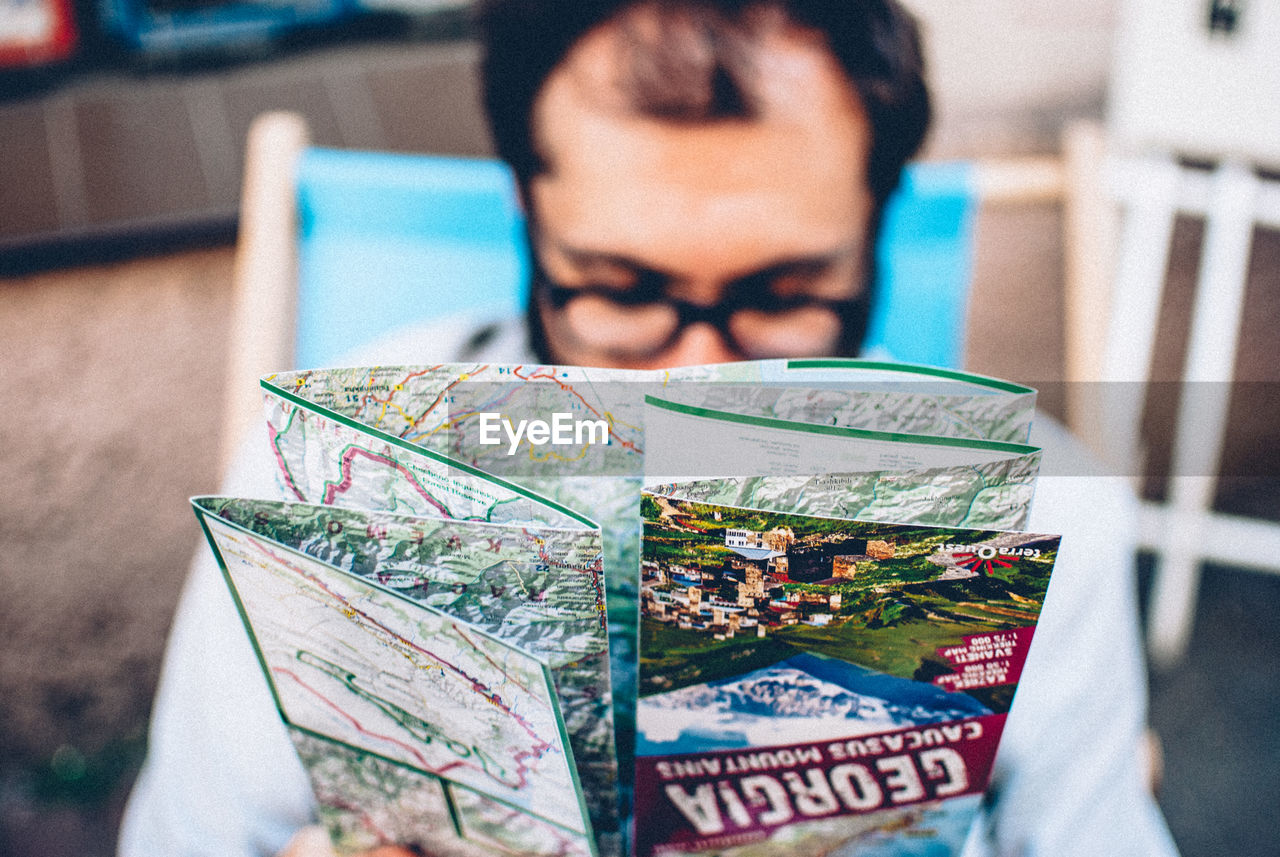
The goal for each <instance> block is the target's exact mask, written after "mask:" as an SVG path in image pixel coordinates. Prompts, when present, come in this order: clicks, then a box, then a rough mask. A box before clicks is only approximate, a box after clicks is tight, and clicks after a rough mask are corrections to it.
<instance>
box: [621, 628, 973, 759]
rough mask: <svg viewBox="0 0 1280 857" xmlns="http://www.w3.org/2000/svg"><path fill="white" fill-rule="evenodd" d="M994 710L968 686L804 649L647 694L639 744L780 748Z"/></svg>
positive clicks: (647, 747) (651, 748)
mask: <svg viewBox="0 0 1280 857" xmlns="http://www.w3.org/2000/svg"><path fill="white" fill-rule="evenodd" d="M990 713H991V712H990V710H989V709H987V708H986V707H985V706H983V705H982V704H981V703H980V702H978V701H977V700H976V699H974V698H973V697H971V696H967V695H966V694H963V693H949V692H947V691H945V690H942V689H941V688H938V687H935V686H934V685H931V684H927V683H925V682H917V681H912V680H910V679H905V678H898V677H896V676H891V675H886V674H884V673H880V672H876V671H875V670H870V669H867V668H865V667H860V666H857V665H855V664H850V663H846V662H845V661H841V660H838V659H836V658H829V657H823V656H822V655H815V654H807V653H806V654H798V655H795V656H793V657H790V658H787V659H786V660H784V661H780V662H778V663H776V664H774V665H772V666H769V667H765V668H763V669H758V670H754V671H752V672H748V673H744V674H742V675H739V676H734V677H732V678H727V679H720V680H717V681H712V682H706V683H704V684H698V685H692V686H690V687H684V688H681V689H679V690H673V691H670V692H668V693H661V694H655V695H653V696H648V697H644V698H643V699H641V700H640V703H639V708H638V710H637V718H636V719H637V724H636V725H637V731H638V733H639V734H638V736H637V747H636V751H637V753H638V754H639V755H642V756H649V755H667V754H677V753H696V752H705V751H712V750H738V749H747V748H751V747H776V746H780V745H784V744H794V743H810V742H813V741H823V740H834V739H839V738H854V737H857V736H860V735H868V734H872V733H876V732H887V731H892V730H895V729H904V728H908V727H911V726H919V725H923V724H928V723H937V722H940V721H946V720H956V719H960V718H965V717H978V716H981V715H983V714H990Z"/></svg>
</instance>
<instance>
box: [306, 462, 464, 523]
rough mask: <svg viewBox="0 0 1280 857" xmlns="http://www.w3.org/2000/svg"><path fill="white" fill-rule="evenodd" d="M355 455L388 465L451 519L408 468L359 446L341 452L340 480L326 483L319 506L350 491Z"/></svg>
mask: <svg viewBox="0 0 1280 857" xmlns="http://www.w3.org/2000/svg"><path fill="white" fill-rule="evenodd" d="M356 454H361V455H364V456H365V457H366V458H368V459H370V460H372V461H376V462H379V463H381V464H388V465H390V466H391V467H392V469H394V470H396V471H398V472H399V473H400V475H401V476H403V477H404V478H405V479H407V480H409V483H410V484H411V485H413V487H414V489H415V490H417V492H418V493H419V494H421V495H422V499H424V500H426V501H427V502H428V503H430V504H431V505H432V506H435V507H436V509H437V510H438V511H439V512H440V514H442V515H444V516H445V517H446V518H452V517H453V514H452V513H451V512H450V511H449V510H448V509H446V508H445V507H444V506H443V505H441V504H440V502H439V501H438V500H436V498H434V497H432V496H431V494H430V493H429V492H428V491H427V489H426V488H424V487H423V486H422V483H421V482H419V481H418V479H417V477H416V476H414V475H413V474H412V473H411V472H409V470H408V468H406V467H405V466H404V465H402V464H401V463H400V462H398V461H396V460H395V459H392V458H388V457H387V456H385V455H378V454H376V453H373V452H370V451H369V450H367V449H365V448H364V447H360V446H352V447H348V448H347V449H346V450H344V451H343V453H342V460H341V463H340V464H339V467H338V470H339V472H340V473H341V474H342V480H341V481H340V482H330V483H328V487H326V488H325V490H324V498H323V499H322V500H321V501H320V504H321V505H323V506H328V505H330V504H332V503H333V498H334V497H336V496H337V495H338V494H341V493H345V492H346V491H348V490H350V488H351V481H352V473H351V466H352V464H351V463H352V459H353V458H354V457H355V456H356ZM295 490H296V489H295ZM299 499H301V495H299Z"/></svg>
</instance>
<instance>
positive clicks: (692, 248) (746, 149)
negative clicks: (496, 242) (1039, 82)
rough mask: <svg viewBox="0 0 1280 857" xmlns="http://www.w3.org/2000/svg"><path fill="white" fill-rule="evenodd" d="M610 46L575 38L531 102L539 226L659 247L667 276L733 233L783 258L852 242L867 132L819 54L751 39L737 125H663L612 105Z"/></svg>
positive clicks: (595, 239) (639, 249) (779, 41)
mask: <svg viewBox="0 0 1280 857" xmlns="http://www.w3.org/2000/svg"><path fill="white" fill-rule="evenodd" d="M618 38H619V36H618V33H617V32H616V31H611V30H610V29H608V28H605V29H603V30H597V31H595V32H593V33H591V34H589V35H588V37H587V38H586V39H584V41H583V42H581V43H580V44H579V45H578V46H576V47H575V49H574V50H573V51H571V52H570V55H569V57H568V58H567V59H566V61H565V63H563V64H562V65H561V66H560V67H559V68H557V70H556V71H555V72H553V73H552V75H551V76H550V77H549V78H548V81H547V84H546V86H545V88H544V90H543V92H542V94H541V95H540V97H539V99H538V102H537V105H536V112H535V126H536V128H537V136H538V143H539V151H540V154H541V155H542V156H543V158H544V159H545V161H546V169H545V170H544V171H543V172H542V173H541V174H539V175H536V176H534V178H533V179H532V182H531V196H530V202H531V204H532V205H533V207H534V211H533V214H534V215H535V216H536V218H537V219H538V220H539V221H540V223H541V225H542V226H544V227H550V226H552V225H553V224H554V227H555V229H556V230H557V231H558V233H559V234H560V236H561V237H562V238H563V239H564V240H566V241H568V242H570V243H574V244H576V245H578V246H581V247H593V248H596V249H603V248H606V247H607V248H610V249H616V250H624V249H625V250H627V251H628V252H630V253H632V254H633V255H635V256H638V257H642V258H647V257H649V256H650V255H652V254H654V253H655V252H657V251H656V250H655V248H658V247H661V248H663V251H664V252H668V253H670V254H671V255H672V256H673V257H675V256H679V257H680V258H679V259H678V260H676V259H673V260H672V261H673V264H672V266H671V267H673V268H679V267H681V266H683V265H686V264H687V265H690V266H692V265H693V264H694V262H693V260H694V259H695V258H697V259H699V260H701V261H702V262H703V263H708V260H709V257H711V256H714V255H715V254H716V253H717V252H719V251H721V250H722V251H723V252H724V253H726V254H728V253H741V252H742V248H740V247H731V246H730V245H728V244H725V243H724V242H723V238H724V236H727V235H733V234H738V235H743V234H747V233H752V234H755V235H757V236H759V237H760V238H761V242H758V243H761V245H762V246H761V248H760V249H761V251H762V252H763V251H764V250H766V249H769V248H766V247H764V246H763V244H768V245H771V246H772V247H774V248H777V249H779V250H781V249H785V250H786V252H787V253H788V254H794V253H806V252H814V251H819V250H822V249H824V248H830V247H833V246H837V245H843V244H845V243H847V242H848V240H849V236H850V235H851V234H854V233H857V235H858V237H859V238H861V237H863V236H862V234H861V233H862V230H864V229H865V228H866V224H867V212H868V210H869V208H870V205H871V203H870V198H869V191H868V190H867V187H866V168H867V158H868V153H869V151H870V126H869V123H868V122H867V120H866V117H865V116H864V114H863V111H862V109H861V107H860V104H859V102H858V100H857V97H856V95H855V93H854V90H853V88H852V86H850V85H849V83H848V80H847V78H846V77H845V76H844V74H843V71H842V70H841V69H840V68H839V66H838V64H837V62H836V60H835V59H834V57H832V56H831V54H830V53H829V52H828V51H827V50H826V49H825V46H824V45H823V44H822V43H821V42H819V41H815V40H814V39H813V38H811V37H809V35H808V34H807V33H805V32H804V31H796V30H794V29H790V30H784V29H777V30H775V31H772V32H767V33H765V34H764V35H763V37H762V39H761V43H760V46H759V49H758V50H757V51H756V54H755V57H754V58H753V62H754V63H755V68H756V69H757V70H758V85H757V87H756V91H755V97H754V99H753V106H754V107H755V111H754V114H753V115H752V116H751V117H750V118H745V119H737V118H726V119H714V120H708V121H676V120H670V119H655V118H651V117H648V116H643V115H638V114H637V113H636V112H635V111H634V110H632V109H631V108H630V105H628V104H627V103H626V101H625V97H624V96H625V93H624V92H622V91H620V89H619V86H618V79H617V76H616V75H617V65H618V64H617V61H616V58H617V51H618V50H620V48H619V46H618V44H617V41H616V40H617V39H618ZM712 236H716V238H715V239H714V240H713V238H712ZM682 249H683V251H684V252H681V250H682ZM723 267H725V268H726V269H728V268H730V267H733V265H732V263H731V260H726V261H725V264H724V266H723Z"/></svg>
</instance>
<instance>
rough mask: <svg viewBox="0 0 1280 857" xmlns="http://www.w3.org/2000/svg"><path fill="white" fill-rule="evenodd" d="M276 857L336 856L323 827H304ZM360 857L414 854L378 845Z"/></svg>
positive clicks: (390, 846) (412, 855) (411, 856)
mask: <svg viewBox="0 0 1280 857" xmlns="http://www.w3.org/2000/svg"><path fill="white" fill-rule="evenodd" d="M278 857H336V854H335V853H334V850H333V843H332V842H330V841H329V834H328V832H327V831H325V829H324V828H323V827H304V828H302V829H301V830H299V831H298V832H297V833H295V834H294V835H293V838H292V839H290V840H289V844H288V845H286V846H285V847H284V850H283V851H281V852H280V854H279V855H278ZM360 857H414V854H413V852H412V851H408V850H406V849H404V848H398V847H396V846H394V845H380V846H378V847H377V848H375V849H373V850H372V851H366V852H364V854H362V855H360Z"/></svg>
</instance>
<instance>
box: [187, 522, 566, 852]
mask: <svg viewBox="0 0 1280 857" xmlns="http://www.w3.org/2000/svg"><path fill="white" fill-rule="evenodd" d="M202 520H203V521H204V523H205V526H206V527H207V528H208V531H209V533H210V537H211V540H212V541H213V543H214V544H215V546H216V549H217V551H218V553H219V556H220V558H221V561H222V564H223V567H224V569H225V571H226V574H227V576H228V578H229V582H230V583H231V585H232V589H233V592H234V594H235V596H236V599H237V603H238V605H239V607H240V609H241V611H242V612H243V614H244V616H245V618H246V622H247V623H248V625H249V626H250V628H251V633H252V636H253V639H254V643H255V648H256V649H257V651H258V655H259V657H260V659H261V660H262V663H263V666H264V669H265V670H266V671H267V673H268V675H269V678H270V683H271V686H272V692H273V694H274V695H275V698H276V701H277V704H278V705H279V706H280V709H281V712H282V714H283V715H284V717H285V720H286V722H288V723H290V724H291V725H294V726H297V727H299V728H302V729H305V730H307V731H310V732H313V733H316V734H319V735H324V736H327V737H329V738H332V739H334V740H336V741H340V742H342V743H345V744H348V745H351V746H354V747H361V748H364V749H365V750H367V751H369V752H370V753H374V754H377V755H379V756H382V757H384V758H386V759H389V760H392V761H393V762H398V763H400V764H402V765H406V766H408V767H411V768H413V769H415V770H418V771H421V772H423V773H425V774H431V775H434V776H436V777H439V778H443V779H447V780H449V781H451V782H456V783H459V784H462V785H465V786H467V787H469V788H472V789H474V790H476V791H479V792H481V793H484V794H489V795H492V796H493V797H494V798H495V799H497V800H500V801H503V802H505V803H507V804H508V805H510V806H513V807H515V808H517V809H519V810H522V811H525V812H530V813H533V814H536V815H538V816H541V817H542V818H544V819H546V820H548V821H551V822H553V823H555V824H559V825H561V826H563V827H566V828H569V829H571V830H574V831H578V832H581V833H586V832H587V831H588V829H589V828H588V825H587V822H586V816H585V812H584V809H585V807H584V806H583V804H582V802H581V794H580V791H579V787H578V784H577V781H576V776H575V773H574V770H573V766H572V759H571V757H570V754H569V753H568V752H567V748H566V745H565V741H564V734H563V731H562V730H563V723H562V722H561V721H560V719H559V716H558V709H557V705H556V703H555V698H554V690H553V687H552V681H551V676H550V673H549V670H548V669H547V667H546V665H545V664H544V663H543V662H542V661H540V660H539V659H537V658H535V657H534V656H532V655H530V654H527V653H525V652H521V651H520V650H518V649H516V648H515V647H513V646H511V645H510V644H508V643H505V642H503V641H501V640H498V639H495V638H494V637H492V636H491V635H489V634H487V633H486V632H485V631H483V630H481V629H479V628H475V627H471V626H469V625H466V624H463V623H461V622H459V621H458V620H455V619H453V618H451V617H449V616H447V615H445V614H444V613H442V612H440V611H438V610H436V609H434V608H430V607H427V606H426V605H422V604H417V603H414V602H413V601H411V600H409V599H406V598H404V597H403V596H401V595H399V594H396V593H393V592H389V591H386V590H384V589H382V588H380V587H377V586H374V585H372V584H370V583H368V582H366V581H364V580H362V579H360V578H358V577H355V576H353V575H350V574H347V573H345V572H342V571H339V570H336V569H334V568H332V567H330V566H328V565H326V564H324V563H322V562H320V561H318V560H315V559H313V558H311V557H309V556H306V555H303V554H299V553H296V552H294V551H292V550H290V549H288V548H284V547H282V546H280V545H276V544H274V543H272V542H270V541H267V540H265V539H263V538H260V537H257V536H254V535H252V534H249V533H246V532H244V531H242V530H239V529H237V528H236V527H233V526H232V525H230V524H227V523H225V522H223V521H222V520H220V519H219V518H217V517H214V516H210V515H205V516H203V518H202ZM356 775H357V774H356V772H353V773H352V776H353V778H354V777H355V776H356Z"/></svg>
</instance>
